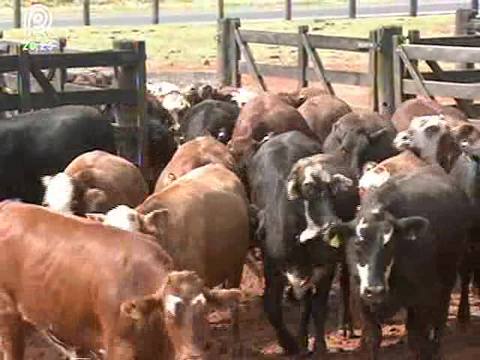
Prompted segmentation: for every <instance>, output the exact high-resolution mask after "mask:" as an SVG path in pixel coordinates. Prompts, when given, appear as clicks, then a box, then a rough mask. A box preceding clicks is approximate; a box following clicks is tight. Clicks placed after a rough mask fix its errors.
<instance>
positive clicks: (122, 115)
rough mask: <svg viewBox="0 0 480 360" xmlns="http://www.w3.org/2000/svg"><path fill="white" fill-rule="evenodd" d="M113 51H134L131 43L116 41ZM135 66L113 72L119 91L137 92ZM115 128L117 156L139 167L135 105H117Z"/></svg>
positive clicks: (122, 67)
mask: <svg viewBox="0 0 480 360" xmlns="http://www.w3.org/2000/svg"><path fill="white" fill-rule="evenodd" d="M113 48H114V49H115V50H131V51H133V50H134V49H135V45H134V43H133V42H131V41H125V40H118V41H114V42H113ZM136 73H137V69H136V65H124V66H119V67H118V68H117V71H116V72H115V82H116V85H117V87H118V88H119V89H125V90H137V86H136ZM117 106H118V108H117V109H118V111H117V117H116V120H117V122H116V126H117V127H118V130H119V134H118V140H119V141H118V146H117V151H118V155H119V156H122V157H124V158H126V159H128V160H129V161H131V162H133V163H135V164H138V165H141V164H140V161H139V159H138V145H139V144H138V138H137V134H138V119H137V115H138V114H137V111H138V109H137V105H126V104H118V105H117Z"/></svg>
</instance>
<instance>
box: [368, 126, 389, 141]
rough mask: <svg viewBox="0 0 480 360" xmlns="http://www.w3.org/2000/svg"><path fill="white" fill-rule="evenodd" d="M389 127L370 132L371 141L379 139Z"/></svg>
mask: <svg viewBox="0 0 480 360" xmlns="http://www.w3.org/2000/svg"><path fill="white" fill-rule="evenodd" d="M387 131H388V130H387V128H381V129H380V130H377V131H374V132H373V133H371V134H369V135H368V138H369V139H370V141H377V140H379V139H380V138H381V137H382V136H383V134H385V133H386V132H387Z"/></svg>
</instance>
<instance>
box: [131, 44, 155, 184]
mask: <svg viewBox="0 0 480 360" xmlns="http://www.w3.org/2000/svg"><path fill="white" fill-rule="evenodd" d="M133 45H134V50H135V52H136V54H137V56H138V62H137V65H136V79H135V80H136V81H135V85H136V90H137V91H136V93H137V126H138V159H139V163H140V169H141V170H142V171H143V174H144V176H145V178H146V179H147V181H148V182H149V183H151V182H152V181H155V179H153V178H152V176H153V175H154V174H153V173H152V171H151V170H152V168H151V164H152V163H151V159H150V153H149V146H148V143H149V142H148V139H149V138H150V137H149V133H148V124H147V121H146V108H147V104H146V100H145V95H146V92H147V88H146V87H147V85H146V84H147V68H146V64H145V62H146V60H147V53H146V50H145V41H135V42H134V43H133Z"/></svg>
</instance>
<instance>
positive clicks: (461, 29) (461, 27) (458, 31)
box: [455, 9, 476, 70]
mask: <svg viewBox="0 0 480 360" xmlns="http://www.w3.org/2000/svg"><path fill="white" fill-rule="evenodd" d="M475 15H476V12H475V11H474V10H471V9H458V10H457V12H456V13H455V35H457V36H462V35H470V34H472V32H471V30H470V29H469V26H468V23H469V22H470V20H471V19H473V18H474V17H475ZM473 68H474V64H471V63H467V64H458V65H457V69H459V70H465V69H473Z"/></svg>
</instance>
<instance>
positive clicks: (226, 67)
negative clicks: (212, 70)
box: [217, 18, 234, 86]
mask: <svg viewBox="0 0 480 360" xmlns="http://www.w3.org/2000/svg"><path fill="white" fill-rule="evenodd" d="M217 25H218V26H217V59H218V60H217V79H218V81H219V82H220V84H221V85H223V86H231V85H232V69H231V68H230V65H231V62H230V58H229V55H230V51H229V48H230V42H231V41H234V40H233V39H231V38H230V19H229V18H226V19H219V20H218V22H217Z"/></svg>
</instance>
